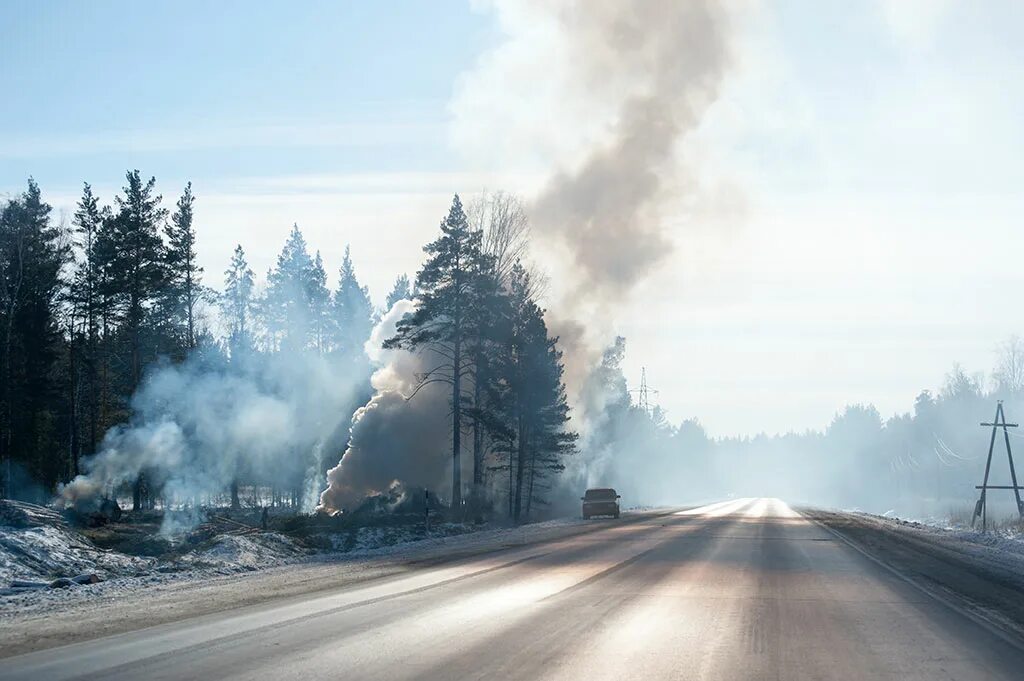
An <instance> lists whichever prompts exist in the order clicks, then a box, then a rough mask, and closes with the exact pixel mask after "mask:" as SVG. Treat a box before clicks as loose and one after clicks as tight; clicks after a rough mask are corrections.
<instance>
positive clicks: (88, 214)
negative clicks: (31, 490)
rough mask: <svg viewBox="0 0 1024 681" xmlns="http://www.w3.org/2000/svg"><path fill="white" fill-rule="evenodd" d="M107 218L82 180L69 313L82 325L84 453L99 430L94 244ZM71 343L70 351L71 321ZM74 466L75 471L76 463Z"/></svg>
mask: <svg viewBox="0 0 1024 681" xmlns="http://www.w3.org/2000/svg"><path fill="white" fill-rule="evenodd" d="M109 218H110V211H109V209H107V208H106V207H105V206H104V207H101V206H100V204H99V199H98V198H97V197H96V196H95V195H94V194H93V193H92V187H91V186H90V185H89V184H88V183H85V186H84V188H83V190H82V198H81V199H80V200H79V202H78V205H77V207H76V209H75V216H74V226H75V246H76V247H77V248H78V250H79V252H80V254H81V259H80V260H79V262H78V263H77V267H76V269H75V274H74V278H73V281H72V283H71V289H70V292H69V298H70V302H71V305H72V310H73V312H72V315H73V317H74V318H75V319H77V320H79V323H80V324H81V327H82V328H81V332H80V333H81V338H82V358H81V362H82V363H81V366H82V372H83V374H84V377H85V392H86V404H85V410H86V411H87V413H88V424H87V425H86V428H85V437H86V446H85V452H84V453H85V454H86V455H91V454H94V453H95V451H96V443H97V442H98V441H99V431H100V381H99V379H100V374H99V365H100V362H101V358H100V333H101V323H100V322H101V319H102V318H103V315H104V305H103V302H104V299H103V297H102V296H101V294H100V288H101V283H102V272H101V270H100V268H101V263H100V259H99V254H98V249H97V246H98V243H99V239H100V231H101V230H102V229H103V225H104V223H105V222H106V221H107V220H109ZM70 342H71V344H72V350H73V349H74V343H75V329H74V323H73V324H72V337H71V339H70ZM73 450H74V451H75V452H76V453H77V451H78V448H77V447H75V448H73ZM74 468H75V471H77V468H78V466H77V462H76V463H75V466H74Z"/></svg>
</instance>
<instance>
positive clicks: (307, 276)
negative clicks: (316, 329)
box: [263, 225, 313, 352]
mask: <svg viewBox="0 0 1024 681" xmlns="http://www.w3.org/2000/svg"><path fill="white" fill-rule="evenodd" d="M312 273H313V259H312V258H311V257H310V255H309V249H308V248H307V247H306V239H305V238H304V237H303V236H302V232H301V231H299V226H298V225H293V226H292V231H291V232H290V233H289V235H288V240H287V241H286V242H285V245H284V248H283V249H281V253H280V254H279V255H278V256H277V263H276V264H275V266H274V267H273V268H271V270H270V272H269V273H268V274H267V295H266V298H265V300H264V301H263V302H264V310H263V312H264V323H265V324H266V326H267V332H268V334H269V337H270V343H271V348H272V349H279V350H284V351H289V352H294V351H298V350H304V349H306V348H307V347H309V345H310V339H311V337H312V313H311V311H310V298H309V293H310V280H311V277H312Z"/></svg>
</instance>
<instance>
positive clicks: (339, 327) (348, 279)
mask: <svg viewBox="0 0 1024 681" xmlns="http://www.w3.org/2000/svg"><path fill="white" fill-rule="evenodd" d="M334 329H335V343H336V348H337V350H338V352H340V353H342V354H343V355H344V356H345V357H347V358H348V359H350V360H352V361H358V360H359V359H360V358H361V357H362V356H363V345H365V343H366V341H367V340H369V338H370V332H371V331H372V330H373V305H372V304H371V303H370V292H369V290H368V289H367V288H366V287H365V286H360V285H359V279H357V278H356V269H355V266H354V265H353V264H352V253H351V250H350V249H349V247H348V246H346V247H345V257H344V258H343V259H342V261H341V269H340V270H339V272H338V289H337V290H336V291H335V292H334Z"/></svg>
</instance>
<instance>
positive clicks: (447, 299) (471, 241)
mask: <svg viewBox="0 0 1024 681" xmlns="http://www.w3.org/2000/svg"><path fill="white" fill-rule="evenodd" d="M480 244H481V235H480V232H479V231H474V230H471V229H470V227H469V222H468V221H467V219H466V214H465V212H464V211H463V209H462V202H461V201H460V200H459V196H458V195H457V194H456V195H455V198H454V199H453V200H452V206H451V209H450V210H449V212H448V216H447V217H446V218H445V219H444V220H443V221H442V222H441V236H440V237H439V238H438V239H436V240H435V241H433V242H431V243H429V244H427V245H426V246H425V247H424V249H423V250H424V251H425V252H426V253H427V255H428V256H429V259H428V260H427V262H426V264H425V265H424V266H423V269H421V270H420V271H419V273H418V274H417V275H416V284H417V287H418V290H419V293H418V296H417V305H416V309H415V310H414V311H413V312H412V313H411V314H409V315H406V317H405V318H404V319H402V320H401V321H400V322H399V323H398V326H397V328H396V333H395V336H394V337H393V338H390V339H388V340H387V342H385V344H384V346H385V347H388V348H407V349H416V348H420V347H429V348H430V349H431V350H432V351H433V352H434V353H436V354H437V355H438V356H439V357H441V358H442V359H441V360H440V361H439V362H438V363H437V364H436V365H435V366H434V367H432V368H431V369H430V370H429V371H428V372H427V373H426V374H425V376H424V378H423V380H422V382H421V384H420V387H423V386H425V385H428V384H431V383H438V382H440V383H446V384H448V385H449V386H450V387H451V408H452V464H453V466H452V508H453V509H461V507H462V461H461V457H462V419H463V415H464V404H463V394H462V391H463V379H465V378H466V377H467V376H469V375H470V374H471V372H472V366H471V360H472V358H471V357H467V355H466V348H465V344H466V342H467V339H468V338H469V337H470V335H471V333H472V309H471V307H472V305H473V301H474V296H473V290H472V287H473V284H474V275H473V273H474V272H475V271H476V270H477V262H478V261H479V259H480V258H481V257H482V253H481V248H480Z"/></svg>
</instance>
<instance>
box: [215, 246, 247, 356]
mask: <svg viewBox="0 0 1024 681" xmlns="http://www.w3.org/2000/svg"><path fill="white" fill-rule="evenodd" d="M254 289H255V276H254V275H253V271H252V269H251V268H250V267H249V263H248V261H246V259H245V251H244V250H243V249H242V245H241V244H239V245H237V246H235V252H234V254H232V256H231V264H230V265H229V266H228V269H227V270H225V271H224V294H223V295H222V296H221V301H220V302H221V309H222V310H223V312H224V317H225V319H226V321H227V324H228V350H229V352H230V354H231V358H232V360H233V361H237V360H238V359H239V358H240V357H244V356H246V355H248V353H249V352H250V351H251V350H252V347H253V331H252V323H253V320H252V318H253V310H254V307H255V299H254Z"/></svg>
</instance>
